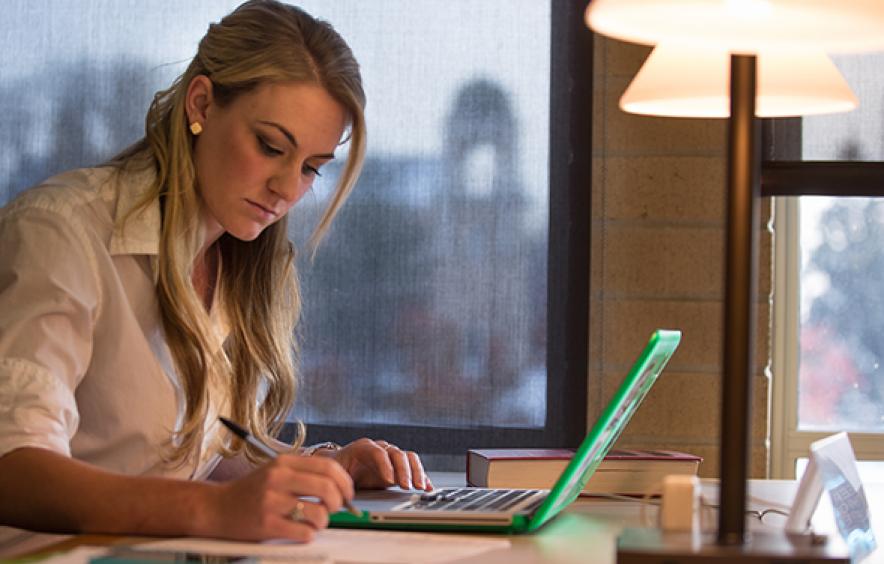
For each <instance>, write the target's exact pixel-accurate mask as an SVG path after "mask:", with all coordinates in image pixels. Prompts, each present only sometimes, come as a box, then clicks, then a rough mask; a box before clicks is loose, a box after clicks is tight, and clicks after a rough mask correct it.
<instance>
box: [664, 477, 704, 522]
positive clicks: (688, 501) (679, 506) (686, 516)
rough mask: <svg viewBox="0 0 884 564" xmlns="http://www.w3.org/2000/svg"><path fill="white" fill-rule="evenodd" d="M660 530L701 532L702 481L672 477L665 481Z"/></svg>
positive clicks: (692, 478)
mask: <svg viewBox="0 0 884 564" xmlns="http://www.w3.org/2000/svg"><path fill="white" fill-rule="evenodd" d="M660 528H661V529H663V530H664V531H681V532H694V531H699V530H700V479H699V478H697V477H696V476H685V475H671V476H666V477H665V478H664V479H663V501H662V506H661V508H660Z"/></svg>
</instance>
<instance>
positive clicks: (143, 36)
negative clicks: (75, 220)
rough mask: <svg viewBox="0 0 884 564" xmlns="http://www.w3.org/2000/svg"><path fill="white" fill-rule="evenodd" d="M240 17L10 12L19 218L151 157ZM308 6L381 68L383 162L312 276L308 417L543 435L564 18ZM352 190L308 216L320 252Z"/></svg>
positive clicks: (318, 203) (442, 5) (223, 2)
mask: <svg viewBox="0 0 884 564" xmlns="http://www.w3.org/2000/svg"><path fill="white" fill-rule="evenodd" d="M238 3H239V2H238V1H229V0H188V1H187V2H180V1H177V0H162V1H160V0H156V1H152V2H150V3H144V2H136V1H134V0H118V1H115V2H105V1H98V0H94V1H85V0H84V1H82V2H76V3H71V2H69V1H68V0H6V1H5V2H4V4H3V5H4V17H3V20H2V22H0V34H2V35H3V37H4V38H5V39H4V49H3V50H0V140H2V145H3V149H4V150H3V151H2V152H0V204H3V203H5V202H6V201H8V199H9V198H11V197H12V196H13V195H14V194H16V193H17V192H19V191H20V190H22V189H24V188H26V187H28V186H30V185H33V184H34V183H36V182H38V181H40V180H42V179H44V178H46V177H48V176H50V175H51V174H53V173H56V172H59V171H62V170H67V169H70V168H75V167H80V166H89V165H94V164H97V163H100V162H102V161H104V160H105V159H107V158H108V157H110V156H112V155H113V154H114V153H116V152H117V151H118V150H120V149H121V148H123V147H125V146H126V145H128V144H129V143H131V142H133V141H135V140H136V139H138V138H139V137H140V136H141V135H142V131H143V119H144V114H145V111H146V108H147V105H148V103H149V101H150V99H151V97H152V95H153V93H154V92H155V91H157V90H158V89H161V88H164V87H166V86H167V85H168V84H169V83H170V82H171V80H172V79H173V78H174V77H175V76H177V75H178V74H179V73H181V72H182V71H183V69H184V68H185V66H186V64H187V62H188V61H189V60H190V59H191V58H192V56H193V54H194V52H195V50H196V45H197V42H198V41H199V39H200V37H201V36H202V35H203V33H204V32H205V30H206V27H207V26H208V23H209V22H210V21H216V20H218V19H219V18H220V17H221V16H223V15H224V14H225V13H227V12H229V11H230V10H231V9H232V8H234V7H235V6H236V5H237V4H238ZM298 4H299V5H301V6H303V7H304V8H305V9H306V10H307V11H309V12H311V13H313V14H315V15H318V16H320V17H323V18H325V19H327V20H328V21H330V22H332V24H333V25H334V26H335V27H336V28H337V29H338V30H339V31H340V32H341V34H342V35H343V36H344V37H345V38H346V39H347V40H348V41H349V43H350V44H351V46H352V47H353V50H354V52H355V54H356V56H357V58H358V59H359V61H360V63H361V65H362V67H363V73H364V79H365V88H366V92H367V95H368V107H367V116H366V119H367V121H368V126H369V156H368V161H367V163H366V167H365V174H364V177H363V179H362V180H361V181H360V183H359V185H358V186H357V188H356V190H355V192H354V194H353V197H352V200H351V201H350V202H349V203H348V205H347V206H345V208H344V211H343V212H342V214H341V215H340V216H339V218H338V221H337V223H336V224H335V225H334V226H333V228H332V231H331V234H330V236H329V237H328V239H327V240H326V242H325V244H324V245H323V246H322V247H321V248H320V250H319V253H318V255H317V257H316V259H315V261H313V262H312V263H311V262H310V261H309V260H302V261H301V264H300V268H301V271H302V279H303V282H304V300H305V312H304V323H303V326H302V327H301V334H302V336H303V343H304V345H303V350H302V362H303V367H304V374H303V384H302V389H301V392H302V393H301V396H300V400H299V403H298V405H297V408H296V410H295V412H294V416H295V417H299V418H301V419H304V420H306V421H308V422H332V423H344V422H348V421H349V422H356V423H360V422H367V421H374V422H388V423H404V424H410V423H420V424H427V425H442V426H463V427H468V426H473V425H491V424H496V425H505V426H520V427H536V426H543V425H544V422H545V414H546V299H547V290H546V263H547V254H546V247H547V227H548V225H547V216H548V190H549V184H548V158H549V88H550V84H549V75H550V48H549V44H550V3H549V2H541V1H537V0H518V1H517V0H486V1H483V2H475V1H473V0H438V1H437V0H420V1H416V0H372V1H371V2H358V1H352V0H350V1H344V0H341V1H336V2H331V1H328V0H310V1H304V2H299V3H298ZM344 150H346V149H344ZM335 176H336V174H335V170H334V169H333V168H332V169H330V170H329V173H328V174H326V175H325V177H324V179H323V182H320V183H318V185H317V186H316V189H315V193H314V194H313V196H311V197H308V198H305V200H304V201H303V203H302V204H300V205H299V207H298V208H296V210H295V211H294V212H293V214H294V215H293V221H292V222H291V223H292V238H293V240H294V241H295V242H296V243H297V244H298V245H299V247H300V248H302V249H303V247H304V246H303V243H304V239H305V237H306V234H307V233H309V231H310V230H311V229H312V228H313V225H314V224H315V221H316V219H317V213H318V210H319V209H321V208H322V207H323V206H324V205H325V203H326V198H325V197H326V195H327V191H328V188H329V187H330V186H332V185H333V182H334V180H335ZM305 254H306V253H302V255H305ZM305 258H306V257H305Z"/></svg>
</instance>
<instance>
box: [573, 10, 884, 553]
mask: <svg viewBox="0 0 884 564" xmlns="http://www.w3.org/2000/svg"><path fill="white" fill-rule="evenodd" d="M586 23H587V25H588V26H589V27H590V28H591V29H593V30H594V31H596V32H598V33H601V34H603V35H606V36H610V37H614V38H617V39H621V40H625V41H629V42H637V43H642V44H648V45H657V49H662V50H661V53H662V54H663V55H665V54H666V53H667V52H668V51H669V50H670V49H680V50H682V52H684V51H685V50H687V51H689V52H690V53H692V59H691V60H693V57H695V56H699V55H700V54H701V53H703V54H704V55H703V56H704V57H705V56H706V55H705V54H707V53H709V52H718V53H721V52H724V53H727V54H728V55H725V57H724V61H727V59H728V57H729V59H730V61H729V63H730V64H729V67H730V72H729V73H728V71H727V66H725V65H723V66H722V69H723V70H722V72H723V73H724V76H725V77H728V76H729V87H728V89H727V90H725V91H724V93H725V94H726V97H724V98H722V97H721V96H717V97H711V96H705V98H706V101H707V102H708V101H709V99H711V98H717V99H718V100H719V103H718V109H717V110H716V112H717V113H715V114H711V115H718V116H722V117H724V116H728V118H729V121H728V173H727V232H726V249H725V296H724V306H725V307H724V310H725V311H724V355H723V358H724V377H723V382H722V413H721V442H720V445H721V448H720V452H721V472H720V476H721V482H720V493H719V519H718V531H717V536H716V539H715V543H708V542H706V541H705V539H703V538H698V537H692V538H691V539H687V540H686V539H684V538H679V539H674V538H673V537H669V538H667V537H666V535H662V534H659V532H657V533H658V534H651V533H650V532H649V534H644V535H643V534H634V535H629V534H624V535H623V536H621V538H620V540H619V544H618V560H621V561H635V562H639V561H640V562H653V561H666V562H679V561H723V560H741V559H763V560H766V561H768V562H773V561H781V562H784V561H793V562H796V561H801V562H813V561H829V560H831V559H839V560H842V561H846V560H845V558H844V554H843V553H840V554H839V553H838V551H837V549H833V551H829V550H828V548H827V547H826V546H825V545H823V546H819V545H817V546H812V543H809V542H804V541H805V540H806V539H795V538H792V537H786V536H785V535H784V534H783V535H776V534H771V535H757V534H756V535H752V536H747V535H746V531H745V525H746V486H747V480H748V468H749V443H750V428H749V427H750V420H751V419H750V410H751V404H750V401H751V400H750V398H751V380H752V371H753V367H754V362H753V361H754V343H755V307H756V306H755V301H754V298H755V295H756V285H757V254H758V244H757V234H758V203H759V200H760V184H759V165H760V163H759V158H758V152H759V149H760V147H759V130H758V125H757V122H756V120H755V117H756V115H758V113H757V112H756V94H757V93H758V92H759V90H758V89H757V88H756V83H757V81H758V82H760V84H761V85H762V86H763V85H764V81H765V78H764V72H765V71H764V66H765V61H766V60H768V59H770V60H773V59H774V58H777V57H787V58H788V57H792V58H796V57H797V58H801V57H800V56H803V55H808V56H813V55H814V53H817V54H818V53H819V52H825V51H833V52H859V51H867V50H874V49H882V48H884V2H880V0H838V1H833V0H592V1H591V2H590V4H589V6H588V7H587V9H586ZM710 50H711V51H710ZM655 53H656V50H655ZM652 57H653V54H652ZM655 58H656V57H655ZM795 60H797V59H795ZM759 61H760V62H759ZM651 62H652V61H650V60H649V61H648V63H651ZM682 66H683V67H684V66H686V68H685V69H684V70H685V71H693V70H695V69H694V68H693V67H692V66H691V65H690V64H689V65H682ZM757 66H760V67H761V76H760V77H759V75H758V73H757V72H756V67H757ZM823 66H825V65H823ZM642 71H645V69H644V68H643V69H642ZM642 71H640V72H639V75H641V74H642ZM647 72H649V73H654V72H656V71H653V69H652V70H650V71H647ZM694 76H697V75H694ZM718 76H720V73H719V75H718ZM638 78H639V77H638V76H637V77H636V80H638ZM669 78H670V80H672V81H674V79H673V77H672V75H670V77H669ZM839 78H840V77H839ZM759 79H760V80H759ZM835 82H838V81H837V80H836V81H835ZM842 82H843V79H842ZM657 84H659V83H657ZM631 87H632V85H631ZM654 90H656V91H657V95H656V96H655V95H654ZM834 90H838V88H835V89H834ZM834 90H828V91H829V92H830V93H831V92H833V91H834ZM640 91H641V90H640V89H639V85H636V87H635V89H634V92H633V93H631V94H630V95H631V96H632V95H633V94H635V93H636V92H640ZM848 91H849V90H848ZM644 92H645V93H644V94H642V96H643V97H644V100H643V101H642V100H641V99H640V100H639V101H640V102H641V103H636V105H632V104H634V103H635V102H633V101H630V100H629V99H625V100H621V107H625V108H630V107H635V108H641V107H642V105H641V104H644V111H641V113H648V114H652V115H680V116H683V117H684V116H696V117H709V116H710V114H709V113H708V112H709V111H710V110H709V109H708V104H700V103H698V101H697V100H696V99H695V101H694V102H685V100H687V98H686V97H684V96H683V97H682V98H681V103H680V105H679V104H674V105H673V104H669V108H670V110H669V112H670V113H666V111H664V110H662V109H660V108H661V107H665V106H666V104H663V103H662V102H663V101H664V100H665V98H666V97H667V91H666V88H663V87H660V86H653V87H651V88H650V89H644ZM719 92H720V90H719ZM701 94H702V92H701ZM842 94H843V91H842ZM823 97H831V95H826V96H823ZM851 97H852V96H851ZM624 98H626V96H625V95H624ZM639 98H641V97H639ZM655 98H656V102H658V103H657V106H656V108H657V109H656V110H654V109H653V105H648V103H649V102H650V101H652V100H654V99H655ZM701 98H704V96H701ZM805 98H806V97H805ZM842 98H843V96H842ZM722 99H723V100H724V102H725V104H724V105H725V107H726V108H728V111H727V113H726V114H723V113H722V110H721V105H722V104H721V100H722ZM670 101H671V100H670ZM805 101H807V100H805ZM799 102H800V99H799V98H792V101H791V102H789V105H793V107H792V109H789V110H787V113H786V114H785V115H803V114H804V113H805V112H804V111H802V109H801V108H800V107H799V106H798V104H799ZM847 102H848V101H847V100H844V99H842V101H841V103H845V104H847ZM691 105H693V106H694V107H695V110H694V111H693V112H692V111H691V110H690V107H691ZM673 106H679V110H678V111H679V112H680V113H678V114H676V113H672V112H674V110H672V108H673ZM704 106H705V107H706V108H705V109H702V108H703V107H704ZM758 107H759V110H762V111H767V109H768V107H770V108H771V111H772V113H768V114H766V115H767V116H771V115H781V114H778V113H777V112H774V111H773V110H772V108H773V107H774V106H766V103H765V102H764V101H763V98H762V99H761V100H759V103H758ZM843 109H849V108H848V107H847V105H845V106H844V107H843ZM780 111H782V110H780ZM828 111H832V110H828ZM703 112H706V113H703ZM814 113H815V112H814Z"/></svg>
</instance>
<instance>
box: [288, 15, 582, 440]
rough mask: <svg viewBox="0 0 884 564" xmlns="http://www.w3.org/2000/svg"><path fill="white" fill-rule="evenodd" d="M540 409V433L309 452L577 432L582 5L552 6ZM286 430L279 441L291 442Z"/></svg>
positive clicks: (424, 433) (412, 429) (322, 430)
mask: <svg viewBox="0 0 884 564" xmlns="http://www.w3.org/2000/svg"><path fill="white" fill-rule="evenodd" d="M550 8H551V9H550V15H551V49H550V56H551V65H550V75H551V76H550V109H549V111H550V150H549V183H550V199H549V241H548V245H549V247H548V249H549V250H548V269H547V276H548V298H547V392H546V393H547V409H546V421H545V425H544V427H543V428H540V429H526V428H517V427H493V426H479V427H471V428H446V427H436V426H417V425H403V424H396V425H390V424H372V423H368V424H359V423H356V424H354V425H344V424H342V425H329V424H311V423H310V422H309V421H308V422H306V423H307V437H306V440H307V442H308V443H311V442H318V441H326V440H331V441H334V442H338V443H342V444H344V443H347V442H349V441H352V440H354V439H356V438H359V437H364V436H367V437H371V438H384V439H385V440H388V441H390V442H393V443H396V444H397V445H399V446H401V447H402V448H406V449H410V450H415V451H418V452H420V453H421V454H430V455H432V454H438V455H464V456H465V453H466V451H467V449H469V448H474V447H500V448H506V447H524V446H572V447H576V446H577V445H578V444H579V442H580V441H581V440H582V439H583V436H584V435H585V433H586V418H587V417H586V416H587V376H588V366H589V358H588V351H589V346H588V341H589V295H590V292H589V249H590V244H589V242H590V241H589V237H590V229H589V221H588V218H589V217H590V202H591V170H590V166H591V164H590V159H589V155H590V154H591V152H590V146H591V136H592V104H591V100H592V74H593V73H592V70H593V69H592V62H593V50H592V34H591V32H590V31H589V29H588V28H587V27H586V26H585V25H584V24H583V11H584V10H585V1H584V0H580V1H577V0H551V6H550ZM294 432H295V427H294V424H292V423H286V425H285V428H284V429H283V433H282V435H281V436H282V438H283V439H288V440H291V438H292V437H293V435H294Z"/></svg>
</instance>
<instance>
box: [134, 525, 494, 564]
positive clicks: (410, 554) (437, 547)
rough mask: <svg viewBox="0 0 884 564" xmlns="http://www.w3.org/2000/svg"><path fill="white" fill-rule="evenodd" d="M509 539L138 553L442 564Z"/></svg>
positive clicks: (425, 538) (392, 536)
mask: <svg viewBox="0 0 884 564" xmlns="http://www.w3.org/2000/svg"><path fill="white" fill-rule="evenodd" d="M509 546H510V542H509V541H508V540H506V539H488V538H483V537H475V536H467V535H451V534H429V533H411V532H398V531H360V530H343V529H326V530H323V531H320V532H319V533H318V534H317V535H316V538H315V540H314V541H313V542H311V543H309V544H293V543H286V542H266V543H242V542H229V541H219V540H211V539H196V538H182V539H170V540H161V541H152V542H149V543H144V544H139V545H138V548H139V549H151V550H173V551H186V552H198V553H202V554H211V555H231V554H232V555H241V556H256V557H260V558H261V559H262V560H268V561H272V560H277V559H295V561H305V560H306V561H308V562H310V561H313V562H334V563H337V564H343V563H353V564H379V563H384V564H393V563H400V562H401V563H409V564H411V563H416V564H417V563H419V564H440V563H443V562H450V561H453V560H459V559H461V558H467V557H471V556H477V555H479V554H482V553H484V552H488V551H491V550H498V549H505V548H509Z"/></svg>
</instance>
